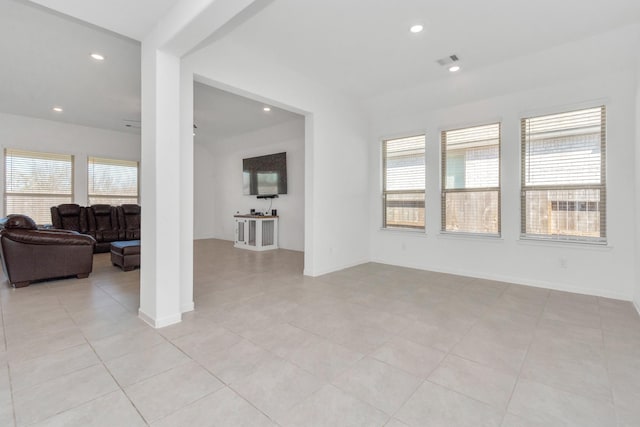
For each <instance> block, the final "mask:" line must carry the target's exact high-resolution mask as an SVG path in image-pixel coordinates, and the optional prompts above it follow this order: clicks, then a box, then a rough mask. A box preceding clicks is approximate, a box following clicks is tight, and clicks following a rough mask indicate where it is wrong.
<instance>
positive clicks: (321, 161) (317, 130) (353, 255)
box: [183, 36, 369, 276]
mask: <svg viewBox="0 0 640 427" xmlns="http://www.w3.org/2000/svg"><path fill="white" fill-rule="evenodd" d="M183 67H184V69H185V70H186V69H189V70H191V72H193V73H194V74H195V75H197V76H198V80H200V81H202V82H203V83H206V84H210V85H212V86H216V87H219V88H221V89H224V90H227V91H230V92H232V93H236V94H239V95H243V96H247V97H249V98H252V99H256V100H260V101H262V102H268V103H270V104H271V105H275V106H277V107H280V108H285V109H289V110H291V111H294V112H297V113H300V114H305V116H306V117H305V191H304V194H305V209H304V211H305V218H304V223H305V237H304V242H305V274H307V275H313V276H315V275H319V274H323V273H327V272H330V271H334V270H338V269H341V268H344V267H347V266H351V265H355V264H360V263H362V262H366V261H367V260H368V259H369V233H368V213H367V208H368V197H367V194H368V187H369V186H368V178H369V171H368V168H369V165H368V162H367V161H366V158H367V153H368V151H367V150H368V149H367V142H368V140H369V127H368V121H367V120H366V117H365V115H364V114H363V112H362V111H361V109H360V108H359V106H358V105H356V104H354V103H353V102H351V101H350V100H349V99H348V98H346V97H343V96H342V95H341V94H339V93H337V92H335V91H334V90H332V89H331V88H327V87H324V86H321V85H318V84H317V83H315V82H313V81H310V80H309V79H307V78H306V77H304V76H302V75H300V74H297V73H295V72H293V71H292V70H289V69H286V68H283V67H281V66H279V65H278V64H277V62H275V61H274V58H273V57H269V56H266V55H263V54H261V52H256V51H253V50H250V49H248V48H246V47H243V46H239V45H236V44H234V43H233V41H232V38H231V37H229V36H228V37H227V38H225V39H223V40H221V41H218V42H215V43H214V44H212V45H211V46H208V47H206V48H204V49H202V50H199V51H197V52H195V53H194V54H191V55H189V56H188V57H186V58H185V60H184V61H183Z"/></svg>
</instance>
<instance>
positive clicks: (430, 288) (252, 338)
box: [0, 240, 640, 427]
mask: <svg viewBox="0 0 640 427" xmlns="http://www.w3.org/2000/svg"><path fill="white" fill-rule="evenodd" d="M301 271H302V254H301V253H296V252H291V251H283V250H280V251H272V252H264V253H253V252H249V251H243V250H238V249H233V247H232V246H231V243H230V242H225V241H219V240H205V241H197V242H196V243H195V278H196V279H195V281H196V283H195V289H194V292H195V296H196V297H195V301H196V307H197V310H196V312H194V313H190V314H188V315H185V316H184V321H183V322H182V323H180V324H178V325H174V326H171V327H168V328H164V329H161V330H153V329H152V328H150V327H148V326H146V325H145V324H144V323H143V322H142V321H140V320H139V319H138V318H137V317H136V311H137V308H138V291H139V284H138V280H139V272H138V271H134V272H128V273H124V272H122V271H120V270H119V269H117V268H115V267H112V266H111V265H110V263H109V256H108V255H106V254H102V255H97V256H96V258H95V268H94V273H93V274H92V275H91V276H90V278H88V279H85V280H76V279H70V280H59V281H53V282H47V283H41V284H34V285H32V286H30V287H28V288H24V289H17V290H14V289H11V288H9V287H8V285H7V284H6V282H5V283H4V284H3V285H2V289H0V301H1V303H2V304H1V308H2V326H3V328H1V331H2V334H3V337H0V338H3V339H0V425H1V426H11V425H16V426H26V425H36V426H83V427H84V426H109V427H113V426H144V425H151V426H154V427H156V426H158V427H159V426H163V427H166V426H250V427H255V426H283V427H285V426H296V427H298V426H332V427H334V426H393V427H399V426H508V427H513V426H580V427H586V426H615V425H617V426H640V405H638V402H640V317H639V316H638V314H637V313H636V312H635V311H634V309H633V307H632V305H631V304H630V303H627V302H621V301H614V300H608V299H603V298H596V297H590V296H584V295H576V294H569V293H564V292H555V291H548V290H543V289H537V288H530V287H524V286H517V285H509V284H507V283H500V282H492V281H487V280H480V279H472V278H467V277H459V276H452V275H446V274H438V273H432V272H426V271H417V270H411V269H405V268H399V267H392V266H385V265H380V264H365V265H361V266H357V267H354V268H350V269H347V270H344V271H340V272H336V273H332V274H329V275H326V276H323V277H320V278H307V277H303V276H302V274H301Z"/></svg>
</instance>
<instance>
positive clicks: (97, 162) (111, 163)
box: [89, 157, 138, 205]
mask: <svg viewBox="0 0 640 427" xmlns="http://www.w3.org/2000/svg"><path fill="white" fill-rule="evenodd" d="M125 203H138V162H132V161H127V160H112V159H100V158H98V157H89V204H90V205H95V204H106V205H121V204H125Z"/></svg>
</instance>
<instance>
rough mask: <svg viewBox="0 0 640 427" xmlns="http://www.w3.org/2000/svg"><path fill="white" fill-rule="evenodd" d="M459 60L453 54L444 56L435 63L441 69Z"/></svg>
mask: <svg viewBox="0 0 640 427" xmlns="http://www.w3.org/2000/svg"><path fill="white" fill-rule="evenodd" d="M459 60H460V58H458V55H455V54H454V55H449V56H446V57H444V58H440V59H438V60H437V61H436V62H437V63H438V64H440V65H441V66H443V67H447V66H451V64H453V63H454V62H458V61H459Z"/></svg>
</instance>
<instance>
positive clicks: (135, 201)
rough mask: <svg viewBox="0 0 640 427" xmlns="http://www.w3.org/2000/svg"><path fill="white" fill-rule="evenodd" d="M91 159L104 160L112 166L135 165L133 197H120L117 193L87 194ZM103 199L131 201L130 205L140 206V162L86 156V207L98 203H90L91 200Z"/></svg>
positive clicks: (89, 184)
mask: <svg viewBox="0 0 640 427" xmlns="http://www.w3.org/2000/svg"><path fill="white" fill-rule="evenodd" d="M92 159H97V160H106V161H108V162H112V163H114V164H117V163H118V162H120V163H122V164H124V163H135V164H136V195H135V197H134V196H128V195H122V194H117V193H110V194H92V193H90V192H89V189H90V188H91V174H90V173H89V167H90V165H91V163H92ZM94 163H98V164H104V163H100V162H94ZM92 197H93V198H98V199H100V198H103V199H109V198H112V199H131V204H140V162H139V161H137V160H127V159H113V158H107V157H99V156H87V204H88V205H92V204H94V205H95V204H98V203H91V198H92Z"/></svg>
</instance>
